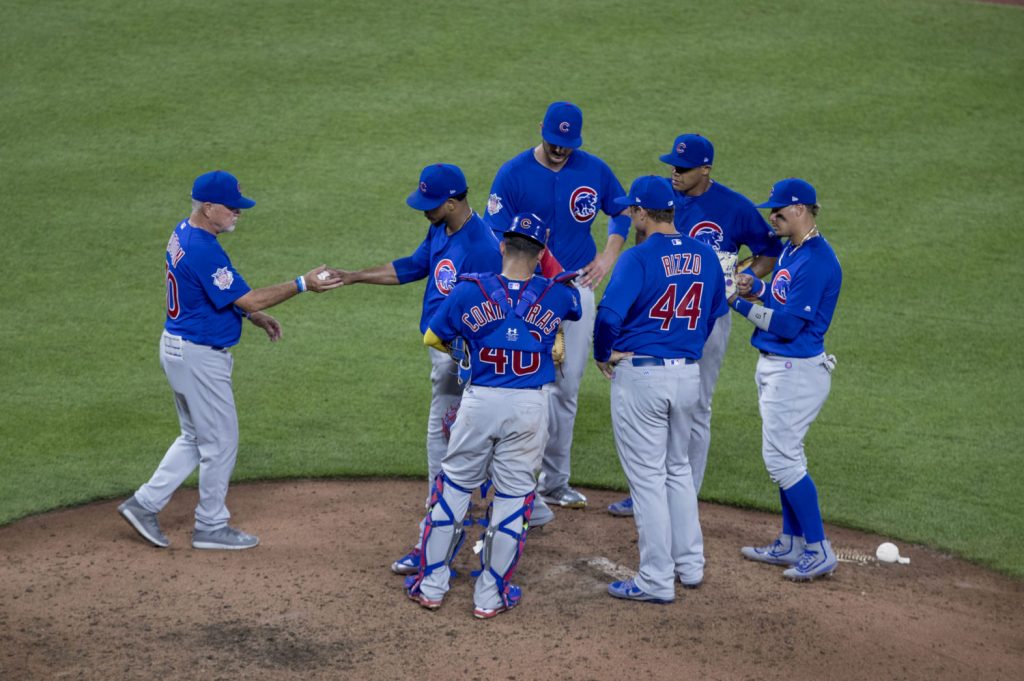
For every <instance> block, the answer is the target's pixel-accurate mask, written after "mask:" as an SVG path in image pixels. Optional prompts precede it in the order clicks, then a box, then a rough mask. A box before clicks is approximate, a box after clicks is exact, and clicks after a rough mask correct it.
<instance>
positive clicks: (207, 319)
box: [164, 220, 251, 348]
mask: <svg viewBox="0 0 1024 681" xmlns="http://www.w3.org/2000/svg"><path fill="white" fill-rule="evenodd" d="M165 257H166V280H165V283H166V286H167V321H166V323H165V324H164V328H165V329H166V330H167V332H168V333H170V334H173V335H175V336H181V337H182V338H184V339H185V340H187V341H189V342H192V343H196V344H199V345H210V346H213V347H220V348H227V347H231V346H233V345H236V344H237V343H238V339H239V338H240V337H241V335H242V316H241V314H240V313H239V312H238V311H237V310H236V309H235V307H234V302H235V301H236V300H238V299H239V298H241V297H242V296H244V295H245V294H246V293H248V292H249V291H250V290H251V289H250V288H249V285H248V284H247V283H246V282H245V279H243V278H242V275H240V274H239V273H238V272H237V271H236V270H235V268H234V267H233V266H232V265H231V259H230V258H228V254H227V253H225V252H224V249H223V248H221V245H220V243H218V242H217V237H215V236H214V235H213V234H210V233H209V232H207V231H205V230H202V229H199V228H198V227H193V226H192V225H191V224H189V221H188V220H182V221H181V222H180V223H179V224H178V226H177V227H175V229H174V232H173V233H172V234H171V238H170V240H168V242H167V251H166V253H165Z"/></svg>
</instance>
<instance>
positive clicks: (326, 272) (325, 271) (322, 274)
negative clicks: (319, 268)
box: [316, 270, 331, 281]
mask: <svg viewBox="0 0 1024 681" xmlns="http://www.w3.org/2000/svg"><path fill="white" fill-rule="evenodd" d="M329 276H331V274H330V272H328V271H327V270H324V271H323V272H321V273H320V274H318V275H316V278H317V279H319V280H320V281H323V280H324V279H326V278H327V277H329Z"/></svg>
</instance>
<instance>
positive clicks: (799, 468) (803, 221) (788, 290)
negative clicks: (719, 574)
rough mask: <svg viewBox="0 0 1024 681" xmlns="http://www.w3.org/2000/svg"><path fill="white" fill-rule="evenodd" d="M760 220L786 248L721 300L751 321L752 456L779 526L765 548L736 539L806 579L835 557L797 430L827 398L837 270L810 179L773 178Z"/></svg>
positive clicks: (750, 552) (802, 431) (752, 554)
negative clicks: (756, 447) (756, 415)
mask: <svg viewBox="0 0 1024 681" xmlns="http://www.w3.org/2000/svg"><path fill="white" fill-rule="evenodd" d="M758 207H759V208H768V209H769V210H770V211H771V213H770V215H769V218H768V220H769V222H771V225H772V227H773V228H774V229H775V232H776V233H777V234H778V235H779V236H780V237H786V238H787V240H788V241H787V243H786V247H785V248H784V249H783V251H782V254H781V255H780V256H779V260H778V262H777V263H776V264H775V269H774V271H773V272H772V277H771V285H770V286H766V285H765V283H764V282H763V281H761V280H760V279H756V278H754V277H750V276H748V275H740V276H738V277H737V291H738V294H739V295H748V294H752V295H754V296H756V297H757V298H758V299H759V300H761V301H762V303H750V302H748V301H746V300H743V299H742V298H740V297H738V296H737V295H733V296H732V297H731V298H730V301H729V302H730V305H731V306H732V308H733V309H734V310H736V312H738V313H740V314H741V315H743V316H744V317H746V318H747V319H748V320H750V321H751V322H752V323H753V324H754V326H755V327H756V328H755V329H754V334H753V336H752V337H751V339H750V343H751V345H753V346H754V347H755V348H757V349H758V350H760V351H761V357H760V359H758V361H757V373H756V375H755V379H756V381H757V395H758V406H759V407H760V410H761V422H762V425H761V437H762V441H763V442H762V447H761V454H762V456H763V457H764V464H765V467H766V468H767V469H768V474H769V475H770V476H771V479H772V481H773V482H774V483H776V484H777V485H778V486H779V499H780V501H781V503H782V532H781V533H780V534H779V536H778V537H777V538H776V539H775V541H774V542H773V543H771V544H769V545H768V546H762V547H754V546H745V547H743V549H742V553H743V556H744V557H745V558H749V559H750V560H756V561H761V562H763V563H771V564H773V565H788V566H790V567H789V568H788V569H787V570H785V571H784V572H783V573H782V574H783V575H784V576H785V577H788V578H789V579H792V580H794V581H808V580H811V579H814V578H816V577H821V576H823V575H828V574H831V573H832V572H833V571H834V570H835V569H836V565H837V562H836V555H835V553H833V551H832V546H831V545H830V544H829V541H828V539H826V538H825V528H824V526H823V525H822V522H821V509H820V507H819V505H818V491H817V488H816V487H815V486H814V481H813V480H812V479H811V476H810V473H808V472H807V457H806V455H805V454H804V436H805V435H806V434H807V431H808V429H809V428H810V427H811V423H813V422H814V419H815V417H817V415H818V412H819V411H821V407H822V406H823V405H824V404H825V400H826V399H827V398H828V393H829V390H830V388H831V386H832V370H833V369H834V368H835V365H836V358H835V356H834V355H828V354H825V343H824V338H825V332H826V331H828V327H829V325H830V324H831V322H832V315H833V313H834V312H835V309H836V302H837V301H838V300H839V289H840V287H841V285H842V281H843V272H842V269H841V268H840V266H839V260H838V259H837V258H836V254H835V251H833V250H832V246H831V245H829V243H828V241H826V240H825V237H824V236H822V235H821V233H820V232H819V231H818V226H817V224H816V221H815V218H816V216H817V214H818V203H817V195H816V192H815V191H814V187H812V186H811V185H810V184H809V183H807V182H805V181H804V180H800V179H796V178H789V179H785V180H781V181H779V182H776V183H775V186H773V187H772V192H771V195H770V196H769V198H768V200H767V201H766V202H764V203H762V204H760V205H759V206H758Z"/></svg>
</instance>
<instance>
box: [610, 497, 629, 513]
mask: <svg viewBox="0 0 1024 681" xmlns="http://www.w3.org/2000/svg"><path fill="white" fill-rule="evenodd" d="M608 512H609V513H611V514H612V515H613V516H616V517H618V518H628V517H629V516H631V515H633V497H626V498H625V499H623V500H622V501H616V502H615V503H614V504H609V505H608Z"/></svg>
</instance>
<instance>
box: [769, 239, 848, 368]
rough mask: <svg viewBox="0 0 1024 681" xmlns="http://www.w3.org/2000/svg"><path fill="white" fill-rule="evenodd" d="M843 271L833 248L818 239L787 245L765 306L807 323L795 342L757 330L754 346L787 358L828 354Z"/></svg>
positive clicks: (777, 267)
mask: <svg viewBox="0 0 1024 681" xmlns="http://www.w3.org/2000/svg"><path fill="white" fill-rule="evenodd" d="M842 284H843V270H842V268H841V267H840V265H839V259H838V258H837V257H836V253H835V251H834V250H833V249H832V245H831V244H829V242H828V241H826V240H825V237H823V236H815V237H814V238H812V239H808V240H806V241H805V242H804V243H803V244H801V245H800V246H797V247H794V246H793V244H791V243H790V244H786V247H785V248H784V249H783V251H782V255H780V256H779V260H778V262H776V263H775V270H774V271H773V272H772V279H771V284H770V285H769V286H768V290H767V291H766V292H765V296H764V297H765V300H764V306H765V307H768V308H770V309H772V310H782V311H784V312H786V313H787V314H790V315H792V316H794V317H799V318H800V319H803V320H805V324H804V325H803V327H802V328H801V329H800V331H799V333H797V335H796V337H794V338H792V339H789V340H787V339H785V338H782V337H781V336H778V335H776V334H774V333H772V332H770V331H764V330H762V329H760V328H755V329H754V334H753V336H752V337H751V339H750V344H751V345H753V346H754V347H755V348H757V349H758V350H761V351H762V352H770V353H773V354H776V355H784V356H786V357H815V356H817V355H820V354H821V353H823V352H824V351H825V332H826V331H828V327H829V325H830V324H831V323H832V315H833V314H834V313H835V310H836V304H837V303H838V302H839V289H840V287H841V286H842Z"/></svg>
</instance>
